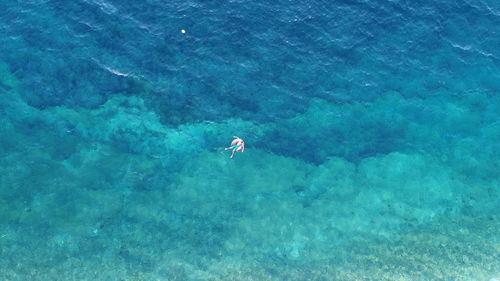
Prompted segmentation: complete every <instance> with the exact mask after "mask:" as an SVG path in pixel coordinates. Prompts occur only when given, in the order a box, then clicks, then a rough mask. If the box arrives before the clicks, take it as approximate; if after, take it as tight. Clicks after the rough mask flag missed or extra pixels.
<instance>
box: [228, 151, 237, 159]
mask: <svg viewBox="0 0 500 281" xmlns="http://www.w3.org/2000/svg"><path fill="white" fill-rule="evenodd" d="M235 151H236V149H233V153H231V157H229V158H233V156H234V152H235Z"/></svg>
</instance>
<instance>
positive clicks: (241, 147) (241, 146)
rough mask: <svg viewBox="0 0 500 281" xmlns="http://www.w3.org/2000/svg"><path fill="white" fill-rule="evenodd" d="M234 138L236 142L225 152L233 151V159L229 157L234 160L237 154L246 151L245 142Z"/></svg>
mask: <svg viewBox="0 0 500 281" xmlns="http://www.w3.org/2000/svg"><path fill="white" fill-rule="evenodd" d="M233 138H234V140H233V141H232V142H231V146H230V147H226V149H225V150H228V149H232V150H233V153H231V157H229V158H233V156H234V153H235V152H243V151H245V142H244V141H243V140H242V139H240V138H239V137H237V136H233Z"/></svg>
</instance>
